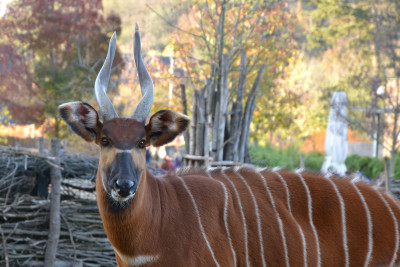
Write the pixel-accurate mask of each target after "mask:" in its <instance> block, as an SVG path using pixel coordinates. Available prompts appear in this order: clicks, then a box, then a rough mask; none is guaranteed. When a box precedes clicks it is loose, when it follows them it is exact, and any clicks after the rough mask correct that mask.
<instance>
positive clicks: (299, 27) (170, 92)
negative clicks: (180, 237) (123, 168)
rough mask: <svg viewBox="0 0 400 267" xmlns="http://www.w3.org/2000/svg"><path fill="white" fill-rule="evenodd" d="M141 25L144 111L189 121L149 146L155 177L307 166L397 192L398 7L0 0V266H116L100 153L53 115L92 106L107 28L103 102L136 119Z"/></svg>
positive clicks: (314, 0) (263, 0)
mask: <svg viewBox="0 0 400 267" xmlns="http://www.w3.org/2000/svg"><path fill="white" fill-rule="evenodd" d="M136 22H137V23H138V24H139V26H140V32H141V40H142V54H143V57H144V61H145V65H146V67H147V68H148V70H149V72H150V75H151V77H152V79H153V81H154V84H155V99H154V104H153V106H152V111H151V113H154V112H156V111H158V110H161V109H171V110H175V111H178V112H181V113H184V114H187V115H188V116H189V117H190V118H191V125H190V127H189V129H188V131H187V132H186V133H185V134H183V135H182V136H179V137H178V138H177V139H176V140H174V142H172V143H170V144H168V145H166V146H165V147H162V148H161V149H148V151H147V154H146V160H147V166H148V167H147V168H148V170H149V171H150V172H152V173H153V174H163V173H165V172H166V171H169V170H174V169H176V168H179V167H181V166H183V165H186V166H204V167H210V166H236V165H243V164H252V165H257V166H262V167H265V166H270V167H274V166H280V167H283V168H291V169H294V168H306V169H309V170H314V171H322V172H324V173H327V175H330V174H331V173H339V174H348V175H350V177H352V178H354V179H359V180H363V181H366V182H368V183H374V184H375V185H378V186H382V185H385V187H386V190H387V191H392V192H393V193H395V194H397V196H400V189H399V187H400V157H399V155H400V154H399V144H400V142H399V134H400V125H399V114H400V113H399V111H400V93H399V90H400V84H399V81H400V80H399V78H400V34H399V33H400V1H398V0H363V1H361V0H360V1H358V0H346V1H341V0H288V1H281V0H279V1H277V0H212V1H211V0H193V1H181V0H147V1H137V0H0V214H1V216H0V240H1V243H2V245H1V246H0V248H1V249H0V266H7V267H8V266H115V265H116V262H115V258H114V252H113V248H112V247H111V245H110V244H109V241H108V239H107V238H106V235H105V233H104V229H103V225H102V222H101V219H100V215H99V213H98V209H97V206H96V202H95V198H96V192H95V183H94V181H95V177H96V171H97V164H98V158H97V157H98V150H97V147H96V145H94V144H89V143H86V142H85V141H83V140H82V139H81V138H80V137H78V136H77V135H75V134H74V133H73V132H72V131H71V130H70V129H68V127H67V126H66V124H65V123H64V121H63V120H62V119H61V118H60V117H59V115H58V111H57V107H58V106H59V105H60V104H63V103H66V102H70V101H84V102H88V103H89V104H91V105H93V106H94V107H95V108H97V103H96V101H95V97H94V89H93V87H94V81H95V79H96V75H97V73H98V71H99V70H100V68H101V66H102V64H103V61H104V59H105V57H106V54H107V49H108V42H109V39H110V37H111V36H112V34H113V32H116V34H117V52H116V56H115V59H114V64H113V67H112V74H111V79H110V83H109V86H108V92H107V93H108V96H109V97H110V99H111V101H112V102H113V104H114V106H115V108H116V110H117V112H118V114H120V115H125V116H129V115H130V114H132V112H133V110H134V108H135V107H136V105H137V103H138V102H139V100H140V99H141V91H140V88H139V83H138V78H137V72H136V67H135V64H134V60H133V55H132V50H133V32H134V25H135V23H136ZM49 196H58V198H57V197H54V198H52V199H55V200H52V201H50V198H49ZM50 206H51V207H55V208H54V210H56V212H50ZM54 218H58V230H54V229H57V228H56V227H54V228H51V223H53V222H54ZM52 229H53V230H52ZM56 237H57V240H58V237H59V241H57V242H52V243H51V242H50V241H51V240H54V238H56ZM48 255H51V257H48ZM48 259H50V260H48ZM49 262H52V263H49Z"/></svg>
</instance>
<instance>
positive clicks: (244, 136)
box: [239, 65, 266, 162]
mask: <svg viewBox="0 0 400 267" xmlns="http://www.w3.org/2000/svg"><path fill="white" fill-rule="evenodd" d="M265 68H266V66H265V65H261V66H260V69H259V70H258V73H257V78H256V80H255V81H254V84H253V87H252V88H251V91H250V93H249V96H248V97H247V102H246V107H245V111H244V114H243V119H242V133H241V135H240V144H239V161H240V162H244V157H245V152H246V146H247V147H248V140H249V133H250V123H251V120H252V117H253V112H254V108H255V98H256V93H257V90H258V88H259V87H260V83H261V79H262V77H263V75H264V72H265Z"/></svg>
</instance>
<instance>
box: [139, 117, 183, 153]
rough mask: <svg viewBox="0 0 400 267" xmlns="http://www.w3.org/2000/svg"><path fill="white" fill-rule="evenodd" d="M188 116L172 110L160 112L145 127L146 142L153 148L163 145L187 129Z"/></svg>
mask: <svg viewBox="0 0 400 267" xmlns="http://www.w3.org/2000/svg"><path fill="white" fill-rule="evenodd" d="M189 122H190V119H189V117H188V116H186V115H183V114H180V113H178V112H175V111H172V110H160V111H158V112H156V113H155V114H154V115H153V116H151V118H150V121H149V124H147V125H146V141H147V144H148V145H152V146H155V147H158V146H162V145H165V144H167V143H169V142H171V141H172V140H174V138H175V137H176V136H177V135H179V134H180V133H182V132H184V131H185V130H186V128H187V127H188V125H189Z"/></svg>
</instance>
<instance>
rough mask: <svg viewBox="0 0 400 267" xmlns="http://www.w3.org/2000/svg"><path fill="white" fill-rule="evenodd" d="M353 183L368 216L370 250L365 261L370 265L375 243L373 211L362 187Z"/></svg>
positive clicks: (366, 264)
mask: <svg viewBox="0 0 400 267" xmlns="http://www.w3.org/2000/svg"><path fill="white" fill-rule="evenodd" d="M350 184H351V185H353V187H354V189H355V190H356V192H357V194H358V196H359V197H360V199H361V202H362V203H363V206H364V209H365V213H366V216H367V224H368V251H367V255H366V257H365V262H364V266H365V267H367V266H369V262H370V261H371V255H372V249H373V245H374V240H373V238H372V231H373V225H372V218H371V212H370V211H369V208H368V205H367V202H365V198H364V196H363V195H362V193H361V191H360V189H358V187H357V185H356V184H355V183H353V182H352V183H350Z"/></svg>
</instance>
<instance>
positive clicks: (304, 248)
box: [272, 168, 308, 266]
mask: <svg viewBox="0 0 400 267" xmlns="http://www.w3.org/2000/svg"><path fill="white" fill-rule="evenodd" d="M279 169H280V168H273V169H272V172H273V173H275V174H276V175H277V176H278V178H279V179H280V180H281V182H282V184H283V185H284V187H285V190H286V200H287V205H288V209H289V213H290V215H291V216H292V218H293V221H294V222H295V223H296V225H297V228H298V229H299V233H300V236H301V242H302V244H303V259H304V266H308V262H307V243H306V237H305V236H304V232H303V229H302V228H301V226H300V224H299V223H298V222H297V220H296V218H295V217H294V216H293V213H292V209H291V205H290V192H289V187H288V185H287V183H286V181H285V179H283V177H282V175H281V174H280V173H279V172H278V171H279Z"/></svg>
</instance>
